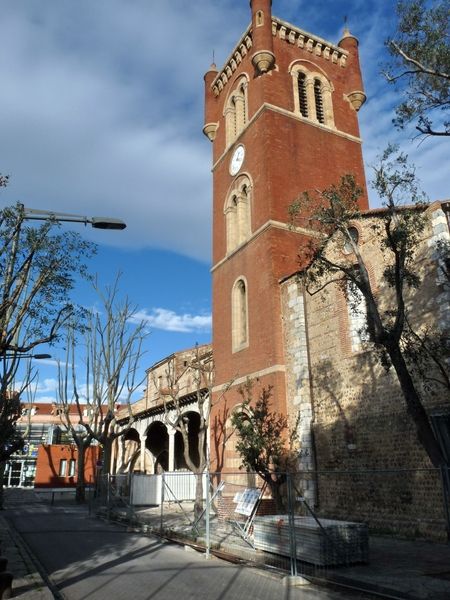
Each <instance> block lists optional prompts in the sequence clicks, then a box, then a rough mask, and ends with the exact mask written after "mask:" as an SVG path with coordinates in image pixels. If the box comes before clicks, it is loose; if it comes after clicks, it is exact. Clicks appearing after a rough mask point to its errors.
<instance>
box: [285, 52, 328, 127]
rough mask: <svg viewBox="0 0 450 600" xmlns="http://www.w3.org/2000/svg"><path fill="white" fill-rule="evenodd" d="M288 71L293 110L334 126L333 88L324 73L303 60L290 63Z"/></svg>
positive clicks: (313, 119) (306, 117) (312, 119)
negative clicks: (290, 78) (290, 81)
mask: <svg viewBox="0 0 450 600" xmlns="http://www.w3.org/2000/svg"><path fill="white" fill-rule="evenodd" d="M312 69H313V70H312ZM289 72H290V74H291V76H292V85H293V95H294V112H295V113H297V114H298V115H300V116H301V117H303V118H305V119H309V120H310V121H314V122H316V123H320V124H321V125H326V126H328V127H334V113H333V102H332V93H333V91H334V88H333V85H332V83H331V81H330V80H329V79H328V77H327V75H326V73H325V72H324V71H323V70H322V69H321V68H320V67H318V66H317V65H314V64H313V63H311V62H309V61H305V60H299V61H295V62H294V63H292V64H291V65H290V67H289Z"/></svg>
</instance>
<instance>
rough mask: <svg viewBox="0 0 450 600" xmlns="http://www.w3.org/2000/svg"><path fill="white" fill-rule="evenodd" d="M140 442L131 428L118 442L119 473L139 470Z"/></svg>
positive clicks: (137, 434) (137, 435)
mask: <svg viewBox="0 0 450 600" xmlns="http://www.w3.org/2000/svg"><path fill="white" fill-rule="evenodd" d="M140 452H141V441H140V437H139V433H138V431H137V430H136V429H134V428H133V427H131V428H130V429H128V431H127V432H126V433H125V434H124V435H123V436H122V437H121V439H120V441H119V465H120V466H119V469H118V471H119V473H129V472H131V471H134V470H139V457H140Z"/></svg>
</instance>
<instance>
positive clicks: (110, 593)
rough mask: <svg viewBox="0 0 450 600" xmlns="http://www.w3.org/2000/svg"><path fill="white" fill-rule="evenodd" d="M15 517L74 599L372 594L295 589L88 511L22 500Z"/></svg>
mask: <svg viewBox="0 0 450 600" xmlns="http://www.w3.org/2000/svg"><path fill="white" fill-rule="evenodd" d="M10 517H11V519H12V521H13V523H14V526H15V528H16V529H17V531H19V532H20V534H21V535H22V537H23V539H24V540H25V541H26V543H27V544H28V546H29V548H30V549H31V550H32V552H33V554H34V555H35V556H36V557H37V558H38V560H39V561H40V563H41V566H42V567H43V568H44V570H45V572H46V573H47V574H48V575H49V576H50V579H51V581H52V583H53V584H54V586H55V587H56V588H57V592H56V597H58V596H59V598H65V599H67V600H103V599H107V600H121V599H122V598H123V599H126V600H169V599H170V600H189V599H194V598H195V600H203V599H204V600H223V599H224V600H244V599H245V600H273V599H277V600H281V599H283V600H344V599H350V598H351V599H353V600H363V599H367V598H369V596H367V595H360V594H356V595H355V594H353V595H352V594H350V593H347V592H344V593H341V592H337V591H334V590H325V589H319V588H315V587H312V586H307V587H306V588H304V587H303V588H295V589H294V588H288V587H286V586H283V583H282V581H281V579H280V578H278V576H274V575H272V574H266V573H264V572H262V571H260V570H257V569H253V568H249V567H244V566H241V565H233V564H230V563H227V562H224V561H221V560H219V559H215V558H213V559H211V560H209V561H208V560H206V559H205V557H204V555H201V554H198V553H197V552H195V551H193V550H189V551H187V550H185V549H184V548H182V547H180V546H177V545H173V544H170V543H164V542H161V541H160V540H159V539H158V538H155V537H144V536H143V535H141V534H135V533H131V532H127V531H125V529H124V528H123V527H120V526H117V525H113V524H109V523H105V522H103V521H99V520H97V519H95V518H91V517H89V516H88V515H87V514H86V510H85V509H84V508H79V507H75V506H68V505H65V506H54V507H51V506H50V505H48V504H43V503H39V504H32V505H28V506H26V505H22V506H21V507H17V509H16V510H12V511H11V513H10Z"/></svg>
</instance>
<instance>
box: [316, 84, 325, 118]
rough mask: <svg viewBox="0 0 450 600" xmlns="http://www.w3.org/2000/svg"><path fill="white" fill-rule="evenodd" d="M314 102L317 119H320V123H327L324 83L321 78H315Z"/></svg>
mask: <svg viewBox="0 0 450 600" xmlns="http://www.w3.org/2000/svg"><path fill="white" fill-rule="evenodd" d="M314 103H315V106H316V119H317V120H318V121H319V123H325V113H324V108H323V95H322V83H321V81H320V79H314Z"/></svg>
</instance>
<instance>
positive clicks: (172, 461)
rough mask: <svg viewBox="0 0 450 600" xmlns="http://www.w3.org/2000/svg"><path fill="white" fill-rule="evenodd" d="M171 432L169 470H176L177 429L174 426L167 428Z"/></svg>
mask: <svg viewBox="0 0 450 600" xmlns="http://www.w3.org/2000/svg"><path fill="white" fill-rule="evenodd" d="M167 433H168V434H169V465H168V466H169V471H170V472H173V471H175V433H176V430H175V429H173V427H168V428H167Z"/></svg>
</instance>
